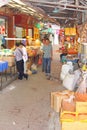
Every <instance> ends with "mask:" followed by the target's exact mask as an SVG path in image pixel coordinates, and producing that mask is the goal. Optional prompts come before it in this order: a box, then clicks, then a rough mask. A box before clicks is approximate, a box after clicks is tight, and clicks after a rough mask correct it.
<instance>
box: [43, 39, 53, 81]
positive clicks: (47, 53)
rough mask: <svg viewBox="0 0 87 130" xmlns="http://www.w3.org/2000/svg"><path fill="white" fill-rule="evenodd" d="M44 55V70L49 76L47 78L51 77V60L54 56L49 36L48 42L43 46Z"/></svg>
mask: <svg viewBox="0 0 87 130" xmlns="http://www.w3.org/2000/svg"><path fill="white" fill-rule="evenodd" d="M43 53H44V55H43V57H44V71H45V74H46V76H47V79H50V76H51V75H50V73H51V60H52V57H53V50H52V45H51V43H50V41H49V39H48V38H46V43H45V45H44V46H43Z"/></svg>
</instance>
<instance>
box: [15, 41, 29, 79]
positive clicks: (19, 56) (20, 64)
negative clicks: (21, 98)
mask: <svg viewBox="0 0 87 130" xmlns="http://www.w3.org/2000/svg"><path fill="white" fill-rule="evenodd" d="M14 56H15V60H16V67H17V70H18V73H19V74H18V79H20V80H22V79H23V77H24V78H26V80H27V79H28V74H25V73H24V61H23V52H22V45H21V43H16V49H15V51H14Z"/></svg>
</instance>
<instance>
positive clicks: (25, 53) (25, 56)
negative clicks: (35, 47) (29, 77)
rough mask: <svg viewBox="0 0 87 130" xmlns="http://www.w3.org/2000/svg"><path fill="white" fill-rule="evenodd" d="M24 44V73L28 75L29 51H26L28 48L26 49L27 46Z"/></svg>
mask: <svg viewBox="0 0 87 130" xmlns="http://www.w3.org/2000/svg"><path fill="white" fill-rule="evenodd" d="M21 44H22V52H23V60H24V73H26V71H27V67H26V66H27V65H26V63H27V60H28V55H27V50H26V47H25V44H23V43H21Z"/></svg>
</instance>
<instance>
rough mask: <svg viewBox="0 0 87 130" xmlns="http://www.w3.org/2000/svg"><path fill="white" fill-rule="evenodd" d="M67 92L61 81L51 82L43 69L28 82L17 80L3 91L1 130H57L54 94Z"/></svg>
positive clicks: (0, 106) (0, 108)
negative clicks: (51, 95)
mask: <svg viewBox="0 0 87 130" xmlns="http://www.w3.org/2000/svg"><path fill="white" fill-rule="evenodd" d="M63 89H64V88H63V87H62V86H61V84H60V82H59V81H58V80H47V79H46V77H45V75H44V73H43V72H41V68H39V70H38V73H37V74H35V75H31V76H30V77H29V79H28V80H25V79H23V80H22V81H20V80H15V81H14V82H13V83H11V84H10V85H9V86H7V87H6V88H5V89H3V90H2V91H1V92H0V130H54V129H52V127H51V126H50V125H51V124H52V120H50V117H51V114H52V113H53V112H54V111H53V110H52V109H51V107H50V93H51V92H52V91H58V90H63ZM49 121H50V122H49ZM57 121H58V118H57ZM49 126H50V127H49ZM55 130H60V128H59V126H58V129H55Z"/></svg>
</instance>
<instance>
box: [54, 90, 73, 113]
mask: <svg viewBox="0 0 87 130" xmlns="http://www.w3.org/2000/svg"><path fill="white" fill-rule="evenodd" d="M71 94H73V93H72V92H70V91H63V92H51V108H53V109H54V110H55V111H56V112H60V110H61V105H62V100H63V99H67V98H69V96H70V95H71Z"/></svg>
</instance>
